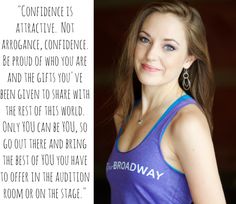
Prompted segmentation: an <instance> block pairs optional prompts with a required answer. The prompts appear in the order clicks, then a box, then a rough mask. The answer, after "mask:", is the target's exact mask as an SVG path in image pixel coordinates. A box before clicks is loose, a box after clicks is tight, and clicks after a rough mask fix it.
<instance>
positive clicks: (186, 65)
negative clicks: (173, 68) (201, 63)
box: [183, 55, 196, 69]
mask: <svg viewBox="0 0 236 204" xmlns="http://www.w3.org/2000/svg"><path fill="white" fill-rule="evenodd" d="M195 60H196V57H195V56H194V55H189V56H188V57H187V58H186V60H185V62H184V66H183V67H184V68H185V69H188V68H189V67H190V66H191V65H192V63H193V62H194V61H195Z"/></svg>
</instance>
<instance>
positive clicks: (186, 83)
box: [182, 69, 191, 91]
mask: <svg viewBox="0 0 236 204" xmlns="http://www.w3.org/2000/svg"><path fill="white" fill-rule="evenodd" d="M182 86H183V89H184V90H185V91H188V90H189V89H190V87H191V82H190V80H189V73H188V70H187V69H184V72H183V81H182Z"/></svg>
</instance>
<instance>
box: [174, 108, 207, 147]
mask: <svg viewBox="0 0 236 204" xmlns="http://www.w3.org/2000/svg"><path fill="white" fill-rule="evenodd" d="M170 131H171V134H172V135H173V136H174V137H173V139H174V141H175V143H176V144H177V145H178V144H179V145H180V144H181V143H184V142H188V144H189V143H191V141H192V142H197V141H199V142H201V141H202V142H204V140H209V139H210V140H211V133H210V129H209V125H208V122H207V119H206V116H205V115H204V113H203V112H202V111H201V109H200V108H199V107H198V106H196V105H194V104H190V105H188V106H185V107H183V108H182V109H181V110H180V111H179V112H178V113H177V115H176V116H175V118H174V120H173V121H172V123H171V125H170Z"/></svg>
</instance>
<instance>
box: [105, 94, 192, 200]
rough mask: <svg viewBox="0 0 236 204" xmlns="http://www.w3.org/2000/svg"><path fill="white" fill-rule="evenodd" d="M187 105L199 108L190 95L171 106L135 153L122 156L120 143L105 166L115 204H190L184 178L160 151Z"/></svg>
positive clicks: (189, 196)
mask: <svg viewBox="0 0 236 204" xmlns="http://www.w3.org/2000/svg"><path fill="white" fill-rule="evenodd" d="M188 104H196V102H195V100H193V98H191V97H190V96H189V95H183V96H181V97H180V98H178V99H177V100H176V101H175V102H174V103H172V104H171V105H170V106H169V108H168V109H167V110H166V111H165V112H164V114H163V115H162V116H161V117H160V118H159V119H158V121H157V122H156V123H155V125H154V126H153V127H152V129H151V130H150V131H149V133H148V134H147V135H146V137H145V138H144V139H143V141H142V142H141V143H140V144H139V145H138V146H137V147H135V148H134V149H132V150H130V151H127V152H120V151H119V149H118V142H119V138H120V135H121V132H122V128H121V129H120V131H119V134H118V137H117V139H116V142H115V145H114V147H113V149H112V152H111V155H110V157H109V159H108V162H107V165H106V175H107V179H108V181H109V184H110V188H111V203H112V204H146V203H147V204H191V203H192V198H191V194H190V190H189V187H188V183H187V180H186V177H185V175H184V174H183V173H182V172H180V171H178V170H177V169H175V168H174V167H172V166H171V165H170V164H168V163H167V162H166V161H165V159H164V157H163V155H162V151H161V147H160V143H161V140H162V137H163V134H164V132H165V130H166V128H167V127H168V125H169V123H170V122H171V121H172V119H173V118H174V116H175V115H176V113H177V112H178V111H179V110H180V109H181V108H182V107H184V106H186V105H188Z"/></svg>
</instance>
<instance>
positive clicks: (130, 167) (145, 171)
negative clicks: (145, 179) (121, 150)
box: [106, 161, 164, 180]
mask: <svg viewBox="0 0 236 204" xmlns="http://www.w3.org/2000/svg"><path fill="white" fill-rule="evenodd" d="M106 170H107V171H111V170H113V171H114V170H124V171H130V172H136V173H138V174H142V175H144V176H150V177H152V178H153V179H157V180H159V179H160V177H161V176H163V175H164V173H161V172H159V171H157V170H154V169H152V168H150V167H147V166H143V165H140V164H138V163H134V162H125V161H114V162H113V164H110V163H107V166H106Z"/></svg>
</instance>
